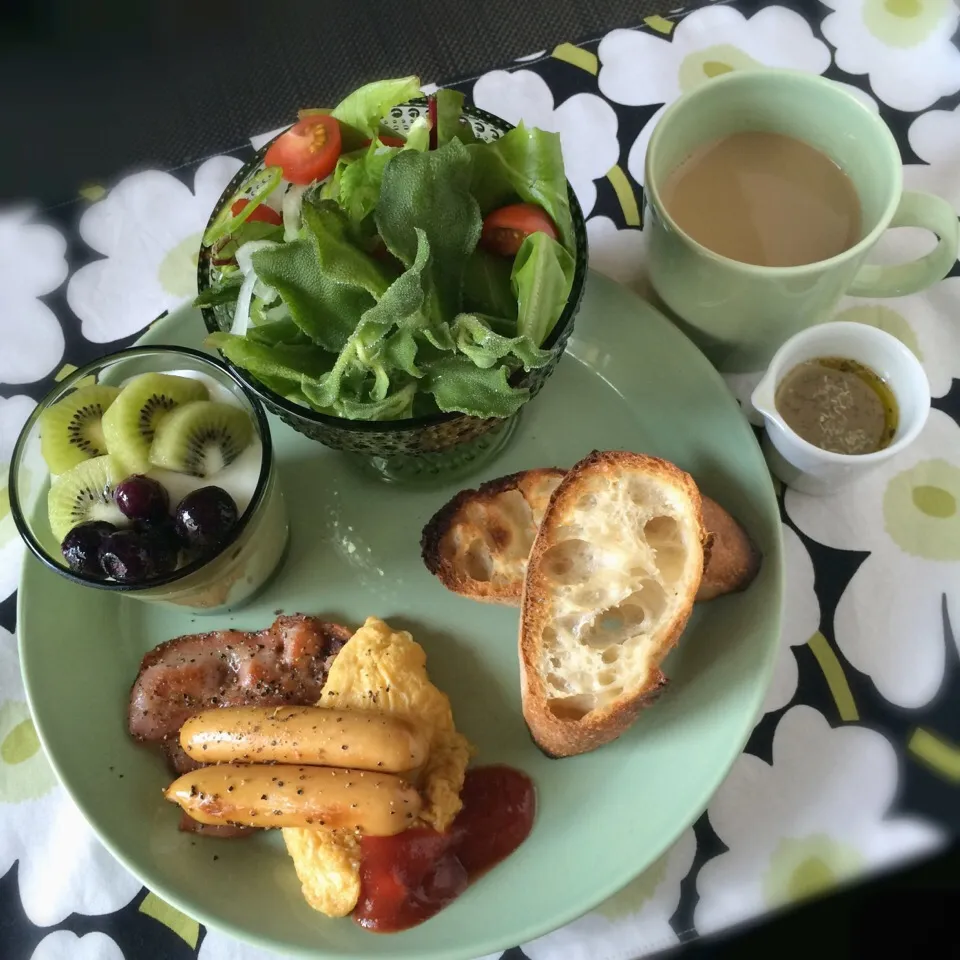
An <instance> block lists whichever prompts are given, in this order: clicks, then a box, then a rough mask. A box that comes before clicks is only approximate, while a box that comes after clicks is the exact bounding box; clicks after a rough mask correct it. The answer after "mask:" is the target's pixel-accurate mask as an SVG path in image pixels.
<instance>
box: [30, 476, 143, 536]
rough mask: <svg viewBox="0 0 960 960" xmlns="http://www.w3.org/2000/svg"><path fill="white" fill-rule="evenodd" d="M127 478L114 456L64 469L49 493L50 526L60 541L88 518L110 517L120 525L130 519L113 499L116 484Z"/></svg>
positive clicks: (108, 520)
mask: <svg viewBox="0 0 960 960" xmlns="http://www.w3.org/2000/svg"><path fill="white" fill-rule="evenodd" d="M122 479H123V471H122V469H121V468H120V464H118V463H117V462H116V461H115V460H114V459H113V457H94V458H93V459H92V460H83V461H81V462H80V463H78V464H77V465H76V466H74V467H71V468H70V469H69V470H67V471H66V472H65V473H61V474H60V476H59V477H57V479H56V480H54V481H53V484H52V485H51V487H50V492H49V493H48V494H47V514H48V516H49V519H50V529H51V530H52V531H53V535H54V537H56V538H57V543H62V542H63V538H64V537H65V536H66V535H67V534H68V533H69V532H70V531H71V530H72V529H73V528H74V527H75V526H76V525H77V524H78V523H83V522H84V521H86V520H106V521H107V522H108V523H114V524H118V525H123V524H126V522H127V521H126V519H125V517H124V516H123V514H122V513H121V512H120V508H119V507H118V506H117V505H116V503H115V502H114V499H113V491H114V487H116V485H117V484H118V483H119V482H120V481H121V480H122Z"/></svg>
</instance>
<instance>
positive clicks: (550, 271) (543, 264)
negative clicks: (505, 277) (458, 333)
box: [511, 233, 575, 347]
mask: <svg viewBox="0 0 960 960" xmlns="http://www.w3.org/2000/svg"><path fill="white" fill-rule="evenodd" d="M574 267H575V264H574V259H573V257H571V256H570V254H569V253H567V251H566V250H565V249H564V248H563V247H562V246H560V244H559V243H557V241H556V240H554V239H553V238H552V237H548V236H547V235H546V234H545V233H531V234H530V236H529V237H527V238H526V240H524V241H523V243H522V244H521V245H520V249H519V250H518V251H517V255H516V257H515V258H514V261H513V272H512V274H511V282H512V285H513V291H514V293H515V294H516V298H517V303H518V310H517V333H518V334H520V335H521V336H526V337H529V339H530V340H531V341H532V342H533V343H534V344H535V345H536V346H538V347H539V346H540V344H541V343H543V341H544V340H546V339H547V337H548V336H549V335H550V331H551V330H553V328H554V327H555V326H556V323H557V320H559V319H560V314H561V313H563V308H564V307H565V306H566V304H567V298H568V297H569V296H570V288H571V287H572V286H573V272H574Z"/></svg>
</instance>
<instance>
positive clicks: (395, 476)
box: [197, 98, 587, 481]
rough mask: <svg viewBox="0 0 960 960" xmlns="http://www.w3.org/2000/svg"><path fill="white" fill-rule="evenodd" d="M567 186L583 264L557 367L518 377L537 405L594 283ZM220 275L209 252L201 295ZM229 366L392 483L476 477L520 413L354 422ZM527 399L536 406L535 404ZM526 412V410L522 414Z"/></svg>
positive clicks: (217, 327)
mask: <svg viewBox="0 0 960 960" xmlns="http://www.w3.org/2000/svg"><path fill="white" fill-rule="evenodd" d="M426 111H427V102H426V100H425V99H422V98H421V99H418V100H411V101H410V102H409V103H405V104H401V105H400V106H398V107H394V109H393V110H392V111H391V114H390V116H389V117H388V118H387V119H386V120H385V123H386V124H387V125H388V126H390V127H392V128H393V129H394V130H397V131H399V132H402V133H405V132H406V131H407V130H409V129H410V126H411V124H412V123H413V122H414V121H415V120H416V119H418V118H419V117H421V116H423V115H425V114H426ZM464 117H465V118H466V119H467V120H468V121H469V122H470V125H471V126H472V127H473V131H474V133H475V134H476V135H477V137H478V138H479V139H481V140H485V141H490V140H496V139H498V138H499V137H501V136H502V135H503V134H504V133H506V132H507V131H508V130H510V129H512V124H509V123H507V121H506V120H501V119H500V118H499V117H495V116H493V115H492V114H489V113H486V112H484V111H483V110H478V109H477V108H476V107H471V106H468V107H465V108H464ZM272 142H273V141H271V143H272ZM269 146H270V144H269V143H268V144H265V145H264V146H263V147H262V148H261V149H260V150H259V151H257V154H256V156H255V157H254V158H253V159H252V160H251V161H250V162H249V163H247V164H246V165H245V166H244V167H243V169H242V170H240V171H239V172H238V173H237V175H236V176H235V177H234V178H233V180H231V181H230V183H228V184H227V186H226V188H225V189H224V191H223V194H222V195H221V197H220V199H219V200H218V201H217V205H216V207H215V208H214V210H213V212H212V213H211V215H210V222H212V221H213V220H214V219H215V218H216V216H217V214H218V213H219V211H220V210H221V209H222V207H223V206H224V204H226V203H227V201H228V200H229V199H230V198H231V197H232V196H233V195H234V193H236V191H237V190H238V189H239V187H240V186H241V184H242V183H244V182H245V181H246V180H247V179H248V178H249V177H250V176H252V175H253V174H254V173H255V172H256V171H257V170H259V169H261V168H262V167H263V157H264V155H265V154H266V152H267V149H268V148H269ZM567 189H568V194H569V199H570V213H571V215H572V218H573V230H574V242H575V245H576V264H575V269H574V276H573V285H572V287H571V289H570V297H569V299H568V301H567V305H566V307H565V308H564V310H563V313H562V314H561V315H560V318H559V319H558V320H557V324H556V326H555V327H554V328H553V330H552V331H551V333H550V336H549V337H548V338H547V339H546V340H545V341H544V343H543V345H542V346H543V348H544V349H545V350H549V351H551V353H552V357H551V359H550V362H549V363H547V364H546V365H545V366H543V367H541V368H540V369H538V370H531V371H530V372H526V371H523V370H519V371H517V373H515V374H514V376H513V377H512V378H511V380H510V382H511V384H512V385H513V386H516V387H526V388H527V389H528V390H529V391H530V399H531V400H532V399H533V397H535V396H536V394H537V393H538V392H539V390H540V388H541V387H542V386H543V385H544V383H545V382H546V380H547V378H548V377H549V376H550V375H551V374H552V373H553V371H554V369H555V368H556V365H557V362H558V361H559V360H560V357H561V356H562V355H563V351H564V350H565V349H566V345H567V341H568V339H569V338H570V334H571V332H572V331H573V322H574V318H575V317H576V314H577V310H578V309H579V307H580V300H581V298H582V296H583V286H584V281H585V280H586V273H587V229H586V224H585V223H584V220H583V211H582V210H581V209H580V204H579V203H578V202H577V198H576V196H575V194H574V192H573V189H572V188H571V187H570V186H569V184H568V187H567ZM215 276H216V268H215V267H214V265H213V264H212V263H211V258H210V251H209V249H207V248H202V249H201V250H200V258H199V261H198V265H197V286H198V289H199V290H200V292H201V293H202V292H203V291H204V290H206V289H208V288H209V287H210V285H211V284H212V283H213V282H214V280H215ZM201 312H202V314H203V320H204V323H205V324H206V326H207V329H208V330H209V331H210V332H211V333H215V332H217V331H221V330H223V331H226V330H229V329H230V326H231V324H232V322H233V308H232V306H229V305H226V306H216V307H203V308H202V310H201ZM227 364H228V366H230V367H231V369H232V370H233V371H234V373H235V374H236V375H237V376H238V377H239V378H240V379H241V380H243V382H244V383H245V384H246V385H247V386H248V387H249V388H250V389H251V390H252V391H253V392H254V393H256V395H257V396H258V397H259V398H260V399H261V400H262V401H263V403H264V404H265V405H266V406H267V408H268V409H269V410H270V411H271V412H272V413H275V414H276V415H277V416H278V417H279V418H280V419H281V420H283V421H284V422H285V423H287V424H289V425H290V426H291V427H293V429H294V430H296V431H298V432H299V433H302V434H304V435H305V436H307V437H310V438H311V439H313V440H317V441H319V442H320V443H323V444H325V445H326V446H328V447H333V448H334V449H337V450H343V451H347V452H349V453H353V454H356V455H358V456H359V457H360V458H361V460H362V463H363V464H364V465H365V466H366V467H368V468H370V469H372V470H373V471H374V472H375V473H376V474H378V475H379V476H381V477H382V478H383V479H386V480H394V481H418V480H429V479H431V478H433V477H439V476H443V477H445V478H450V477H451V476H455V475H457V474H459V473H466V472H469V471H471V470H473V469H475V468H476V467H477V466H479V465H480V464H481V463H485V462H486V461H488V460H489V459H491V458H492V457H493V456H494V455H495V454H496V453H498V452H499V451H500V450H501V449H502V448H503V446H504V445H505V444H506V442H507V440H508V439H509V437H510V435H511V434H512V432H513V429H514V427H515V426H516V422H517V417H518V416H519V415H520V414H519V413H518V414H515V415H514V416H513V417H511V418H509V419H506V420H504V419H500V418H489V419H483V418H479V417H471V416H468V415H466V414H463V413H434V414H430V415H428V416H424V417H412V418H409V419H405V420H380V421H369V420H347V419H344V418H342V417H332V416H329V415H327V414H323V413H317V412H316V411H315V410H311V409H309V408H308V407H304V406H301V405H300V404H297V403H294V402H293V401H291V400H287V399H286V398H285V397H282V396H280V394H278V393H275V392H274V391H273V390H271V389H269V388H268V387H266V386H265V385H264V384H262V383H260V381H258V380H257V379H256V378H255V377H253V376H252V375H251V374H249V373H247V371H246V370H244V369H242V368H241V367H235V366H233V365H232V364H230V363H229V361H228V362H227ZM527 402H528V403H529V400H528V401H527ZM520 412H521V413H522V409H521V411H520Z"/></svg>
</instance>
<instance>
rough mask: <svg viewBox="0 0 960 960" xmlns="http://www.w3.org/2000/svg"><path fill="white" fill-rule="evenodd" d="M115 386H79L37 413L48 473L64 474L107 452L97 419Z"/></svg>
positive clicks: (113, 394) (116, 392)
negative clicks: (65, 471) (79, 464)
mask: <svg viewBox="0 0 960 960" xmlns="http://www.w3.org/2000/svg"><path fill="white" fill-rule="evenodd" d="M119 393H120V390H119V389H118V388H117V387H99V386H96V387H81V388H80V389H79V390H74V391H73V393H70V394H67V396H65V397H64V398H63V399H62V400H59V401H58V402H57V403H55V404H54V405H53V406H52V407H48V408H47V409H46V410H44V411H43V413H42V414H40V452H41V453H42V454H43V459H44V460H46V461H47V466H48V467H49V468H50V472H51V473H63V472H64V470H69V469H70V468H71V467H75V466H76V465H77V464H78V463H82V462H83V461H84V460H89V459H90V458H91V457H102V456H104V455H105V454H106V452H107V444H106V441H105V440H104V439H103V429H102V427H101V425H100V421H101V420H102V418H103V414H104V413H105V412H106V410H107V408H108V407H109V406H110V405H111V404H112V403H113V401H114V400H116V399H117V396H118V395H119Z"/></svg>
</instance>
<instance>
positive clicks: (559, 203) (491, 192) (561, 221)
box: [467, 123, 576, 253]
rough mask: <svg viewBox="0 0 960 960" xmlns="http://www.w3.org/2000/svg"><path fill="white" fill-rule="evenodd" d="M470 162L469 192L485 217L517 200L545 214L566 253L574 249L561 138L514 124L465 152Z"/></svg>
mask: <svg viewBox="0 0 960 960" xmlns="http://www.w3.org/2000/svg"><path fill="white" fill-rule="evenodd" d="M467 149H468V150H469V151H470V156H471V159H472V160H473V167H472V181H471V191H472V193H473V195H474V196H475V197H476V198H477V202H478V203H479V204H480V210H481V212H482V213H483V214H484V215H486V214H488V213H489V212H490V211H491V210H495V209H496V208H497V207H502V206H504V205H505V204H507V203H510V202H511V201H512V200H515V199H516V198H518V197H519V198H520V199H521V200H524V201H526V202H527V203H535V204H538V205H539V206H541V207H543V209H544V210H546V211H547V213H548V214H550V218H551V219H552V220H553V222H554V223H555V224H556V226H557V231H558V232H559V234H560V240H561V242H562V243H563V245H564V247H566V249H567V250H568V251H569V252H571V253H572V252H573V251H574V250H575V249H576V248H575V245H574V236H573V218H572V217H571V215H570V200H569V197H568V196H567V180H566V175H565V173H564V169H563V153H562V152H561V149H560V137H559V135H558V134H556V133H548V132H547V131H545V130H539V129H537V128H531V127H525V126H524V125H523V124H522V123H520V124H518V125H517V126H516V127H515V128H514V129H513V130H509V131H507V133H505V134H504V135H503V136H502V137H501V138H500V139H499V140H493V141H492V142H490V143H478V144H473V145H472V146H470V147H468V148H467Z"/></svg>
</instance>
